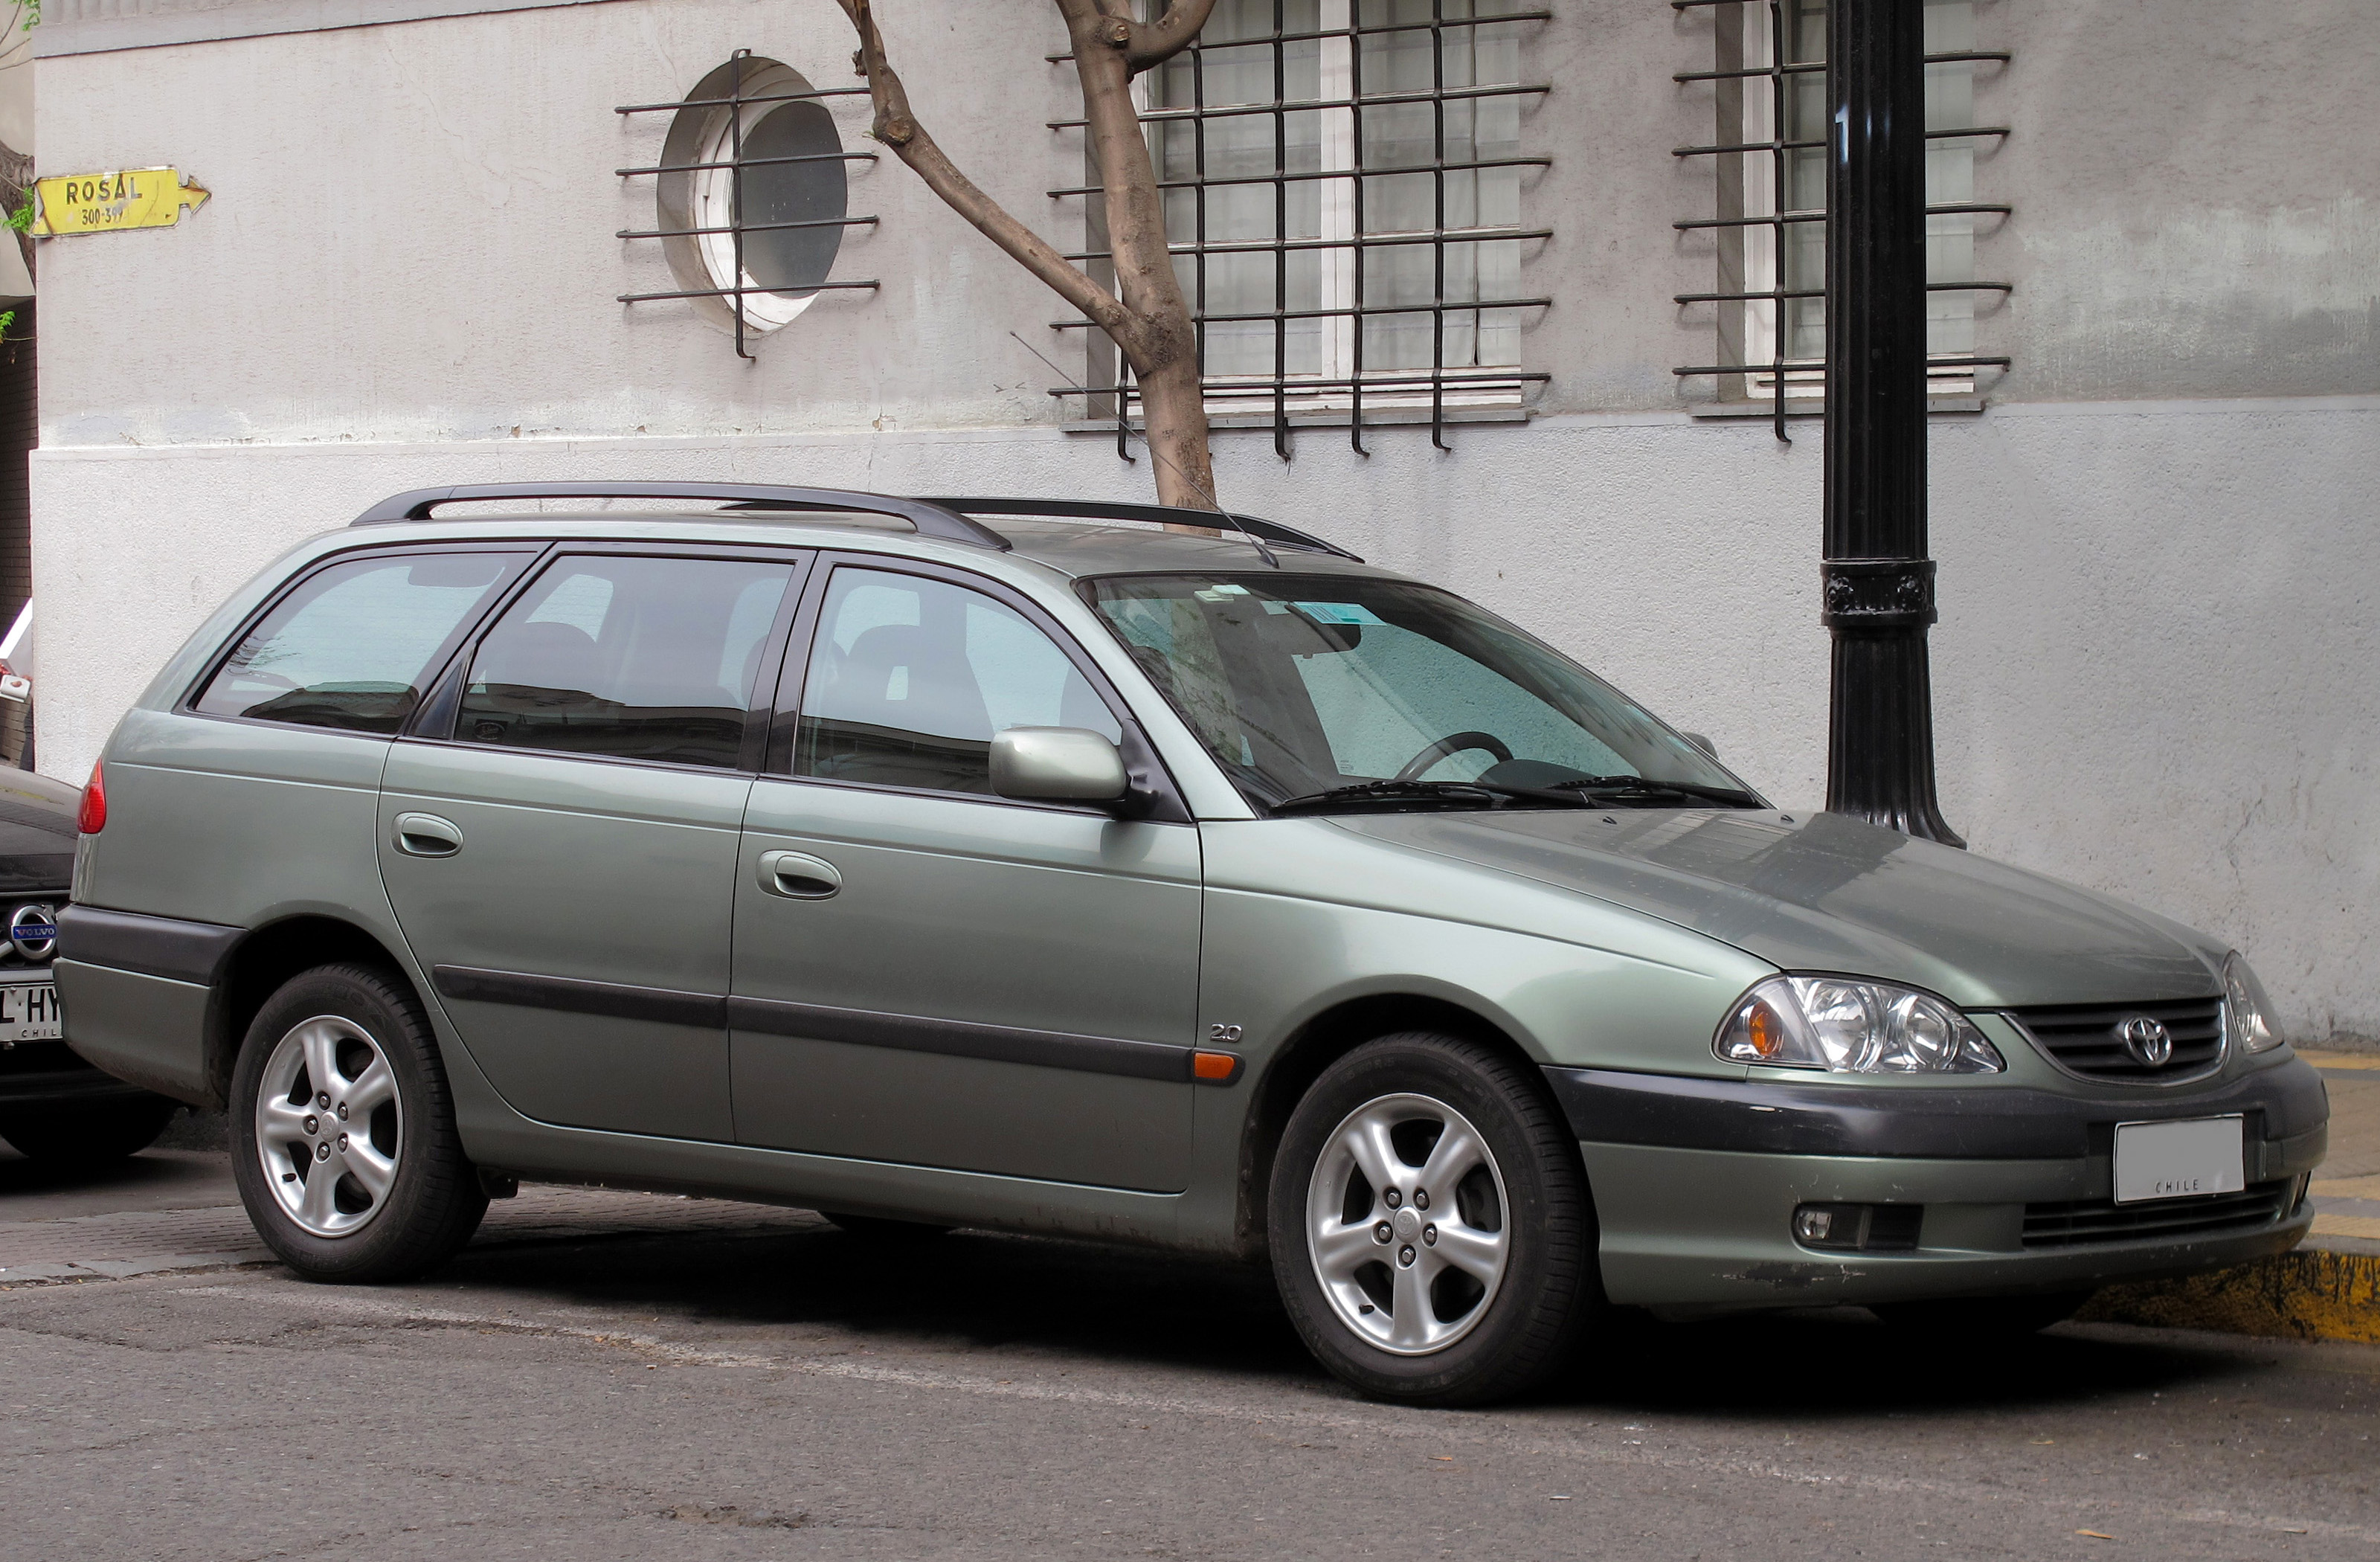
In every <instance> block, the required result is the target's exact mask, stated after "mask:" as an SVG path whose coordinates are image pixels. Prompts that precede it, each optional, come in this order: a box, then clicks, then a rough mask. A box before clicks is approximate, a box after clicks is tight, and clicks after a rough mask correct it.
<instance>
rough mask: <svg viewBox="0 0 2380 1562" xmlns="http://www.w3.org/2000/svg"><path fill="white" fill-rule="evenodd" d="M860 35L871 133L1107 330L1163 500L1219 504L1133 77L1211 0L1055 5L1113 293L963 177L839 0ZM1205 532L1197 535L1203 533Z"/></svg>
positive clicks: (865, 13) (880, 48)
mask: <svg viewBox="0 0 2380 1562" xmlns="http://www.w3.org/2000/svg"><path fill="white" fill-rule="evenodd" d="M838 3H839V4H840V5H841V6H843V8H844V14H845V15H847V16H849V17H850V18H851V24H852V26H853V27H854V28H855V29H856V30H857V31H858V33H859V53H858V55H857V63H858V66H859V71H860V74H861V75H863V76H865V77H866V78H867V79H868V94H869V97H870V99H871V100H872V101H873V103H874V104H875V106H876V139H877V140H880V141H882V142H883V143H884V144H885V145H886V146H889V147H891V148H892V150H893V152H894V153H895V154H896V155H898V156H899V157H900V159H901V161H902V162H904V163H906V164H907V165H909V166H910V167H911V168H912V169H914V170H916V172H917V175H918V177H921V178H923V179H924V180H925V181H926V184H927V186H928V188H929V189H932V190H933V191H934V193H935V194H937V195H939V196H941V198H942V200H943V201H944V202H945V203H946V204H948V205H949V206H950V208H951V209H952V210H953V211H954V212H956V213H958V214H959V215H961V216H963V217H965V219H966V220H967V221H968V222H970V223H972V224H974V225H975V226H976V227H977V229H978V230H979V231H980V232H981V233H982V234H983V235H984V237H986V238H990V240H991V241H992V242H993V243H995V244H997V245H999V246H1000V247H1001V248H1002V250H1006V251H1007V252H1008V253H1009V255H1010V256H1011V258H1013V259H1014V260H1015V261H1016V262H1018V263H1019V264H1020V265H1023V266H1024V267H1025V268H1026V270H1027V271H1030V272H1031V273H1033V275H1036V276H1038V277H1039V278H1040V279H1041V280H1042V281H1043V282H1045V283H1047V284H1049V286H1050V288H1051V289H1052V290H1054V291H1055V292H1056V293H1057V294H1058V295H1059V297H1061V298H1062V299H1065V300H1066V301H1067V302H1068V303H1071V304H1073V305H1074V306H1075V308H1077V309H1079V310H1081V311H1083V313H1084V314H1085V315H1086V316H1087V317H1088V318H1089V319H1090V321H1091V323H1093V324H1095V325H1097V326H1099V329H1100V330H1102V331H1104V332H1106V333H1107V335H1108V336H1109V338H1110V339H1111V340H1112V341H1113V342H1114V343H1115V345H1116V348H1117V350H1118V351H1119V352H1121V353H1122V354H1123V358H1124V361H1125V362H1127V363H1129V364H1131V365H1132V371H1133V375H1134V378H1135V380H1137V381H1138V383H1139V386H1140V400H1141V410H1142V413H1143V414H1144V417H1145V420H1146V422H1147V438H1148V449H1149V454H1150V455H1151V456H1152V457H1153V458H1155V459H1154V460H1153V461H1152V463H1151V465H1153V466H1154V467H1155V469H1156V471H1155V476H1156V479H1157V497H1158V502H1159V503H1160V504H1165V505H1176V506H1181V507H1183V508H1184V509H1198V510H1214V509H1220V508H1221V507H1222V506H1220V504H1219V503H1218V502H1217V500H1216V498H1215V466H1214V460H1213V458H1212V456H1211V455H1210V454H1209V453H1208V429H1207V404H1206V397H1205V394H1204V388H1203V386H1202V385H1201V384H1200V382H1199V375H1198V335H1197V328H1196V325H1195V324H1193V323H1192V322H1191V319H1190V305H1189V302H1188V300H1186V299H1184V297H1183V295H1182V284H1181V282H1180V280H1179V279H1178V278H1177V277H1176V276H1175V275H1174V273H1173V257H1172V251H1171V250H1169V248H1168V247H1167V242H1166V235H1165V206H1164V202H1163V201H1162V200H1161V199H1160V192H1159V190H1158V188H1157V169H1156V166H1155V165H1154V164H1153V163H1151V161H1150V160H1149V155H1148V141H1147V138H1146V137H1145V136H1143V135H1142V133H1141V125H1140V115H1139V112H1138V111H1137V110H1136V109H1135V108H1134V106H1133V102H1132V79H1133V77H1135V75H1137V74H1138V73H1140V72H1141V71H1144V70H1147V69H1148V68H1149V67H1152V66H1157V65H1161V64H1163V63H1164V62H1165V61H1166V60H1168V59H1171V58H1172V56H1173V55H1176V54H1179V53H1180V52H1181V51H1182V50H1183V49H1184V48H1185V47H1187V46H1188V45H1189V43H1190V42H1191V41H1192V40H1193V39H1195V38H1196V37H1197V35H1198V30H1199V29H1200V28H1201V27H1203V26H1205V25H1206V21H1207V18H1208V14H1209V13H1210V12H1212V11H1213V10H1214V8H1215V0H1172V4H1171V5H1170V6H1168V7H1167V9H1166V12H1165V14H1164V15H1163V16H1162V17H1161V18H1159V19H1158V20H1156V21H1153V22H1138V21H1135V20H1134V19H1133V18H1132V15H1131V0H1056V4H1057V6H1058V9H1059V11H1060V13H1061V14H1062V16H1063V17H1064V18H1065V20H1066V31H1067V32H1068V33H1069V35H1071V36H1072V38H1073V39H1074V44H1075V74H1076V75H1077V77H1078V78H1079V79H1081V82H1082V88H1083V117H1084V119H1085V121H1086V122H1087V134H1088V136H1089V137H1090V145H1091V156H1092V160H1093V162H1094V163H1095V164H1096V165H1097V166H1098V168H1099V182H1100V184H1101V186H1102V187H1103V188H1104V189H1105V190H1106V194H1107V212H1108V233H1109V247H1110V248H1111V250H1113V251H1114V255H1115V273H1116V293H1117V294H1120V295H1121V298H1119V297H1116V296H1112V295H1111V294H1110V293H1109V292H1108V290H1107V289H1106V288H1104V287H1100V286H1099V284H1098V283H1096V282H1093V281H1092V280H1091V279H1090V277H1089V276H1087V275H1085V274H1084V273H1083V272H1082V271H1080V270H1079V269H1077V268H1076V267H1075V266H1074V265H1073V264H1072V263H1070V262H1068V261H1067V260H1066V259H1065V258H1064V257H1063V256H1062V255H1061V254H1060V253H1059V252H1058V250H1056V249H1055V248H1054V247H1053V246H1051V245H1050V244H1049V243H1048V242H1047V241H1045V240H1044V239H1042V238H1040V237H1039V236H1038V235H1037V234H1035V233H1034V232H1033V231H1032V230H1030V229H1029V228H1027V227H1026V226H1025V225H1024V224H1023V223H1020V222H1018V221H1017V220H1016V218H1015V217H1014V216H1013V215H1011V214H1009V213H1008V212H1007V211H1006V210H1005V209H1003V208H1002V206H1001V204H1000V203H999V202H998V201H994V200H993V199H992V198H991V197H990V195H988V194H986V193H985V192H984V190H983V189H982V188H981V187H980V186H978V185H977V184H976V183H975V181H974V180H972V179H970V178H968V177H966V176H965V174H964V173H961V172H960V171H959V168H958V166H957V165H955V164H953V162H952V161H951V160H950V158H949V157H948V156H947V155H946V154H944V153H943V152H942V150H941V147H940V146H939V145H937V144H936V143H935V141H934V139H933V137H931V136H929V135H928V134H927V133H926V129H925V127H924V126H922V125H919V124H918V123H917V116H916V115H915V114H913V113H912V112H911V111H910V108H909V96H908V91H907V89H906V88H905V86H904V85H903V84H902V81H901V78H900V77H899V76H898V75H897V74H895V73H894V71H893V69H892V64H891V62H890V61H889V60H887V59H886V57H885V55H884V40H883V37H882V35H881V34H880V33H879V32H878V31H877V29H876V17H875V7H874V4H873V0H838ZM1202 530H1203V529H1202Z"/></svg>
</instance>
